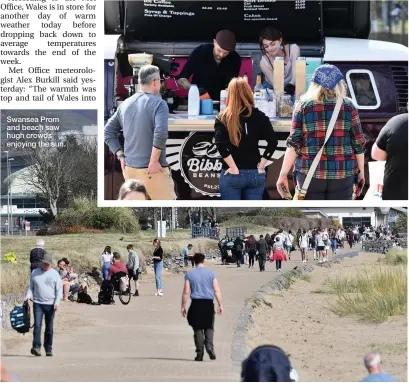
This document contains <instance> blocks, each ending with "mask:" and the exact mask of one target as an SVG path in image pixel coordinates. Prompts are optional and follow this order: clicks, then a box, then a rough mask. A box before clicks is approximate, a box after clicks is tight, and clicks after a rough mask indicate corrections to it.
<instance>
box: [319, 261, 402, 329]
mask: <svg viewBox="0 0 409 383" xmlns="http://www.w3.org/2000/svg"><path fill="white" fill-rule="evenodd" d="M324 291H325V293H327V294H335V296H336V299H335V302H333V303H331V304H330V305H329V310H330V311H332V312H333V313H334V314H336V315H339V316H348V315H354V316H357V317H359V318H360V319H363V320H366V321H370V322H374V323H382V322H385V321H386V320H387V319H388V318H389V317H392V316H398V315H407V268H406V266H403V265H398V266H393V267H391V266H384V265H380V266H378V267H371V268H365V269H364V271H363V272H359V273H357V275H355V276H350V275H346V276H337V277H334V278H331V279H329V280H327V281H326V283H325V288H324Z"/></svg>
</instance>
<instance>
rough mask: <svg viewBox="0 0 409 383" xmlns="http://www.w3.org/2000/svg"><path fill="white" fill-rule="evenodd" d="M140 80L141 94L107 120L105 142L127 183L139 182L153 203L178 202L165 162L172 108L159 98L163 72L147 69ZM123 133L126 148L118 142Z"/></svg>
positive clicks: (145, 68) (128, 101) (124, 103)
mask: <svg viewBox="0 0 409 383" xmlns="http://www.w3.org/2000/svg"><path fill="white" fill-rule="evenodd" d="M138 76H139V86H140V90H139V91H138V92H137V93H135V94H134V95H133V96H131V97H129V98H127V99H126V100H125V101H124V102H123V103H122V104H121V105H120V106H119V108H118V110H117V111H116V112H115V114H114V115H113V116H112V117H111V118H110V119H109V120H108V122H107V123H106V125H105V128H104V140H105V143H106V144H107V145H108V147H109V149H110V150H111V152H112V153H113V154H114V155H116V156H117V158H118V160H119V162H120V163H121V168H122V173H123V176H124V178H125V180H129V179H134V180H138V181H140V182H141V183H142V184H143V185H144V186H145V188H146V191H147V195H149V196H150V198H151V199H152V200H175V199H176V194H175V190H174V189H175V186H174V183H173V179H172V175H171V172H170V168H169V164H168V162H167V160H166V140H167V139H168V119H169V108H168V106H167V105H166V102H165V101H164V100H163V99H162V97H161V96H160V87H161V83H160V80H161V79H160V71H159V68H158V67H156V66H153V65H144V66H142V68H141V69H140V70H139V73H138ZM135 121H138V123H137V124H136V123H135ZM121 131H123V135H124V140H125V144H124V148H122V144H121V142H120V140H119V134H120V132H121Z"/></svg>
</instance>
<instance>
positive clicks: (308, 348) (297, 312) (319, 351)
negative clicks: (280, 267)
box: [247, 253, 407, 382]
mask: <svg viewBox="0 0 409 383" xmlns="http://www.w3.org/2000/svg"><path fill="white" fill-rule="evenodd" d="M378 257H379V256H378V255H377V254H368V253H362V254H360V255H359V256H358V257H356V258H352V259H349V258H347V259H345V260H344V261H341V263H340V264H336V265H333V266H332V267H331V268H321V267H315V270H314V271H313V272H312V273H311V274H310V275H311V280H310V281H306V280H297V281H296V282H295V283H294V284H293V285H292V286H291V287H290V289H289V290H283V291H281V292H277V293H274V294H271V295H266V300H267V301H268V302H270V303H271V304H272V308H269V307H267V306H266V305H264V306H261V307H258V308H256V309H255V311H254V314H253V320H254V325H253V326H252V328H250V329H249V331H248V336H247V346H248V349H249V351H250V350H251V349H253V348H254V347H256V346H259V345H262V344H274V345H277V346H280V347H282V348H283V349H284V350H285V351H286V352H287V353H289V354H290V359H291V361H292V363H293V366H294V367H295V368H296V370H297V372H298V374H299V376H300V381H338V382H340V381H348V382H350V381H359V380H361V379H362V378H363V377H364V376H365V375H366V370H365V368H364V365H363V357H364V355H365V353H367V352H369V351H378V352H380V353H381V355H382V360H383V363H382V364H383V368H384V370H385V371H386V372H388V373H390V374H391V375H393V376H394V377H395V378H396V379H398V380H399V381H407V318H406V317H397V318H392V319H390V320H388V321H387V322H385V323H382V324H372V323H365V322H362V321H359V320H358V319H356V318H351V317H338V316H336V315H335V314H333V313H332V312H330V311H329V310H328V309H327V307H328V304H329V303H330V302H331V300H333V299H335V297H334V296H332V295H327V294H322V293H317V291H319V290H320V289H322V286H323V284H324V282H325V280H326V279H327V278H330V277H332V276H335V275H341V274H347V273H350V274H356V273H357V272H359V271H363V270H364V269H365V267H371V266H375V265H376V264H377V260H378Z"/></svg>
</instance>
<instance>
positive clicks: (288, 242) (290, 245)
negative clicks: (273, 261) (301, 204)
mask: <svg viewBox="0 0 409 383" xmlns="http://www.w3.org/2000/svg"><path fill="white" fill-rule="evenodd" d="M293 241H294V236H293V234H292V232H291V230H290V231H289V232H288V234H287V235H286V237H285V247H286V249H287V254H288V260H291V252H292V251H293Z"/></svg>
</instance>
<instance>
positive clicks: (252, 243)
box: [246, 235, 257, 268]
mask: <svg viewBox="0 0 409 383" xmlns="http://www.w3.org/2000/svg"><path fill="white" fill-rule="evenodd" d="M246 247H247V251H248V254H249V268H250V267H254V258H255V257H256V253H257V241H256V238H254V235H250V237H249V239H248V241H247V242H246Z"/></svg>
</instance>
